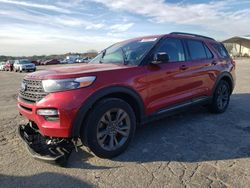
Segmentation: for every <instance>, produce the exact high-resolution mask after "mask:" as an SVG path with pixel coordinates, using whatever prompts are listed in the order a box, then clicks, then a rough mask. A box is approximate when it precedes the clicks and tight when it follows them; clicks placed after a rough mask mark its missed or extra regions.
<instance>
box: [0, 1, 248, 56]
mask: <svg viewBox="0 0 250 188" xmlns="http://www.w3.org/2000/svg"><path fill="white" fill-rule="evenodd" d="M172 31H182V32H193V33H198V34H203V35H208V36H211V37H214V38H216V39H219V40H221V39H225V38H227V37H231V36H235V35H250V0H224V1H219V0H217V1H210V0H191V1H188V0H182V1H178V0H165V1H164V0H68V1H65V0H36V1H34V0H33V1H31V0H20V1H19V0H0V55H41V54H61V53H66V52H84V51H86V50H90V49H96V50H101V49H103V48H105V47H107V46H109V45H111V44H112V43H114V42H117V41H120V40H123V39H128V38H131V37H136V36H142V35H151V34H162V33H169V32H172Z"/></svg>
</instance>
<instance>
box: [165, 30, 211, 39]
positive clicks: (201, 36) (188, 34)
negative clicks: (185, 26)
mask: <svg viewBox="0 0 250 188" xmlns="http://www.w3.org/2000/svg"><path fill="white" fill-rule="evenodd" d="M169 34H170V35H187V36H192V37H200V38H205V39H210V40H214V39H213V38H211V37H206V36H203V35H197V34H193V33H183V32H172V33H169Z"/></svg>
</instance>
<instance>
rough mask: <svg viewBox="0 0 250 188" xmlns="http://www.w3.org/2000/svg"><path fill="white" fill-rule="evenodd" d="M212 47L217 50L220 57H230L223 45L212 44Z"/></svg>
mask: <svg viewBox="0 0 250 188" xmlns="http://www.w3.org/2000/svg"><path fill="white" fill-rule="evenodd" d="M212 46H213V47H214V48H215V49H216V51H217V52H218V53H219V55H220V56H221V57H223V58H227V57H229V55H228V52H227V50H226V48H225V47H224V46H223V44H219V43H218V44H216V43H214V44H212Z"/></svg>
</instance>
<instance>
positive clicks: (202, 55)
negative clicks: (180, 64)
mask: <svg viewBox="0 0 250 188" xmlns="http://www.w3.org/2000/svg"><path fill="white" fill-rule="evenodd" d="M187 45H188V49H189V53H190V56H191V59H192V60H199V59H207V54H206V51H205V47H204V45H203V43H202V42H201V41H196V40H187ZM210 53H211V52H210Z"/></svg>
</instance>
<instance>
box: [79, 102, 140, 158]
mask: <svg viewBox="0 0 250 188" xmlns="http://www.w3.org/2000/svg"><path fill="white" fill-rule="evenodd" d="M84 125H85V126H83V128H82V130H81V140H82V142H83V143H84V144H85V145H86V146H87V147H88V148H89V149H90V150H91V151H92V152H93V153H94V154H95V155H96V156H98V157H101V158H109V159H110V158H113V157H115V156H118V155H120V154H121V153H123V152H124V151H125V150H126V148H127V147H128V145H129V143H130V141H131V139H132V138H133V135H134V133H135V129H136V117H135V114H134V111H133V109H132V108H131V106H130V105H129V104H128V103H126V102H125V101H123V100H121V99H117V98H109V99H103V100H102V101H100V102H98V103H97V104H96V105H95V106H94V108H93V109H92V110H91V112H90V113H89V115H88V116H87V118H86V121H85V124H84ZM121 133H122V134H121ZM112 138H113V139H112Z"/></svg>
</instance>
